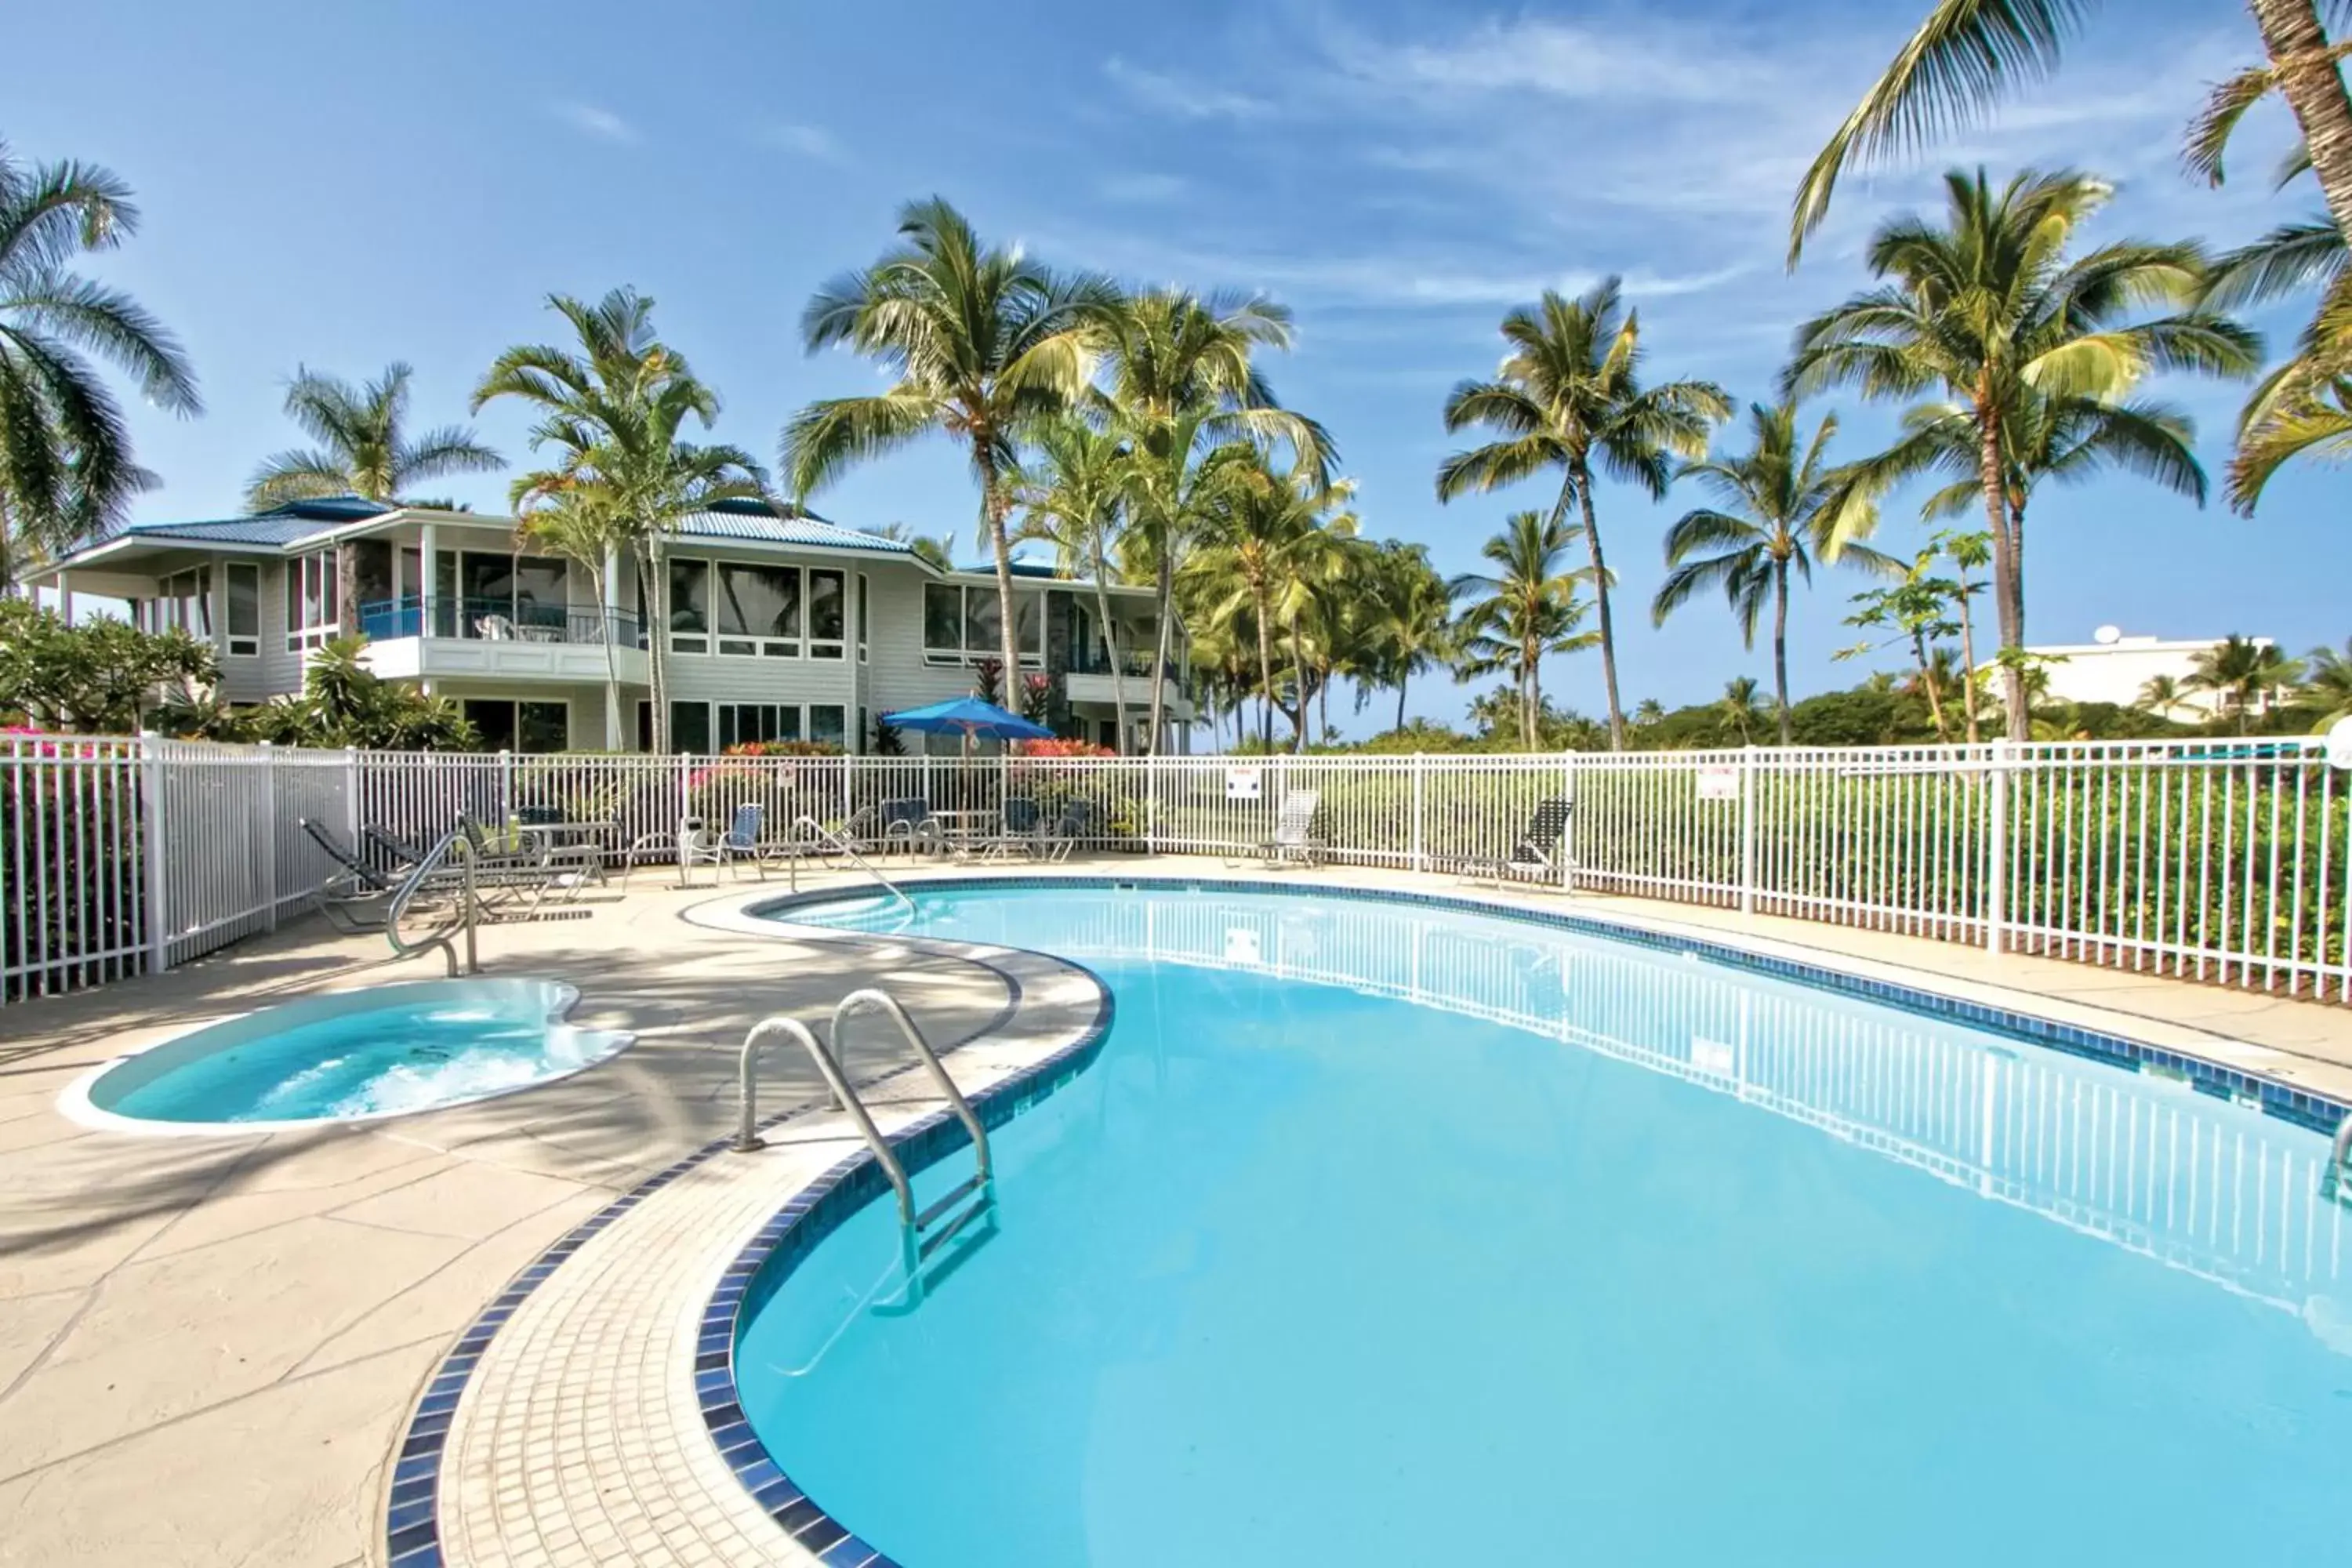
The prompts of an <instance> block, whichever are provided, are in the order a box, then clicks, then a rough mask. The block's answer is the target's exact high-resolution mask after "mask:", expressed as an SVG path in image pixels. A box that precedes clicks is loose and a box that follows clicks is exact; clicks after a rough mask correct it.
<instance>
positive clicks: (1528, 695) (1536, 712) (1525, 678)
mask: <svg viewBox="0 0 2352 1568" xmlns="http://www.w3.org/2000/svg"><path fill="white" fill-rule="evenodd" d="M1519 659H1520V663H1519V669H1520V676H1519V745H1520V747H1521V749H1522V750H1525V751H1529V752H1532V751H1534V750H1536V749H1537V748H1538V746H1539V745H1540V744H1541V739H1540V731H1541V730H1542V727H1543V648H1542V647H1541V646H1540V645H1530V646H1528V647H1522V648H1521V649H1520V650H1519Z"/></svg>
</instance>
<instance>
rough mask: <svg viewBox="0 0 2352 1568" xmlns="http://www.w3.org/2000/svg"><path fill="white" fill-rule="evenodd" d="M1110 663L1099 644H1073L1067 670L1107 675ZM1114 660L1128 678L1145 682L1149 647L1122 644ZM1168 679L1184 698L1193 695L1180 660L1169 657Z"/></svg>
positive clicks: (1187, 674)
mask: <svg viewBox="0 0 2352 1568" xmlns="http://www.w3.org/2000/svg"><path fill="white" fill-rule="evenodd" d="M1112 662H1113V661H1112V659H1111V657H1110V655H1109V653H1108V651H1106V650H1105V649H1104V648H1102V647H1100V646H1097V647H1073V648H1071V649H1070V673H1071V674H1072V675H1108V674H1110V673H1111V672H1112V671H1111V666H1112ZM1117 662H1118V673H1119V674H1121V675H1124V676H1125V677H1127V679H1129V680H1142V681H1147V682H1148V681H1149V680H1150V679H1151V650H1150V648H1134V647H1123V648H1121V649H1119V650H1118V661H1117ZM1168 678H1169V679H1170V680H1171V681H1173V682H1174V683H1175V685H1176V689H1177V690H1178V691H1180V692H1181V693H1182V694H1183V695H1184V696H1185V697H1186V698H1187V699H1189V698H1190V697H1191V696H1192V679H1191V672H1190V671H1189V670H1188V669H1186V668H1185V667H1184V664H1183V662H1182V661H1181V659H1175V658H1171V659H1170V660H1169V663H1168ZM1146 692H1147V694H1148V692H1149V687H1147V688H1146Z"/></svg>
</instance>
